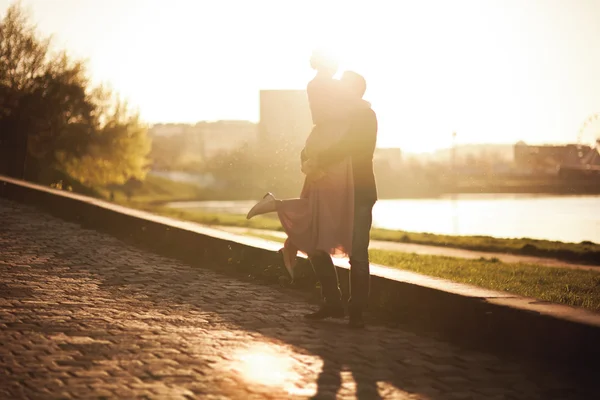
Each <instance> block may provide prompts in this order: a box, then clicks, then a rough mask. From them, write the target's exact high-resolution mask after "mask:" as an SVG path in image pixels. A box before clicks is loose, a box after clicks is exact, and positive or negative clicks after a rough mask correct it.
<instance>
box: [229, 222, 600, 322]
mask: <svg viewBox="0 0 600 400" xmlns="http://www.w3.org/2000/svg"><path fill="white" fill-rule="evenodd" d="M237 233H238V234H239V233H240V232H237ZM247 235H248V236H253V237H258V238H261V239H265V240H270V241H274V242H278V243H283V242H284V240H285V239H284V238H283V237H281V235H276V234H274V232H272V233H270V234H269V233H260V232H256V231H255V232H250V233H247ZM369 257H370V259H371V262H372V263H374V264H379V265H385V266H387V267H392V268H398V269H403V270H407V271H412V272H417V273H419V274H423V275H428V276H432V277H435V278H442V279H448V280H451V281H453V282H459V283H466V284H469V285H474V286H478V287H481V288H484V289H490V290H494V291H500V292H508V293H512V294H516V295H519V296H525V297H533V298H536V299H540V300H542V301H549V302H553V303H560V304H566V305H569V306H573V307H581V308H585V309H588V310H591V311H595V312H599V311H600V291H598V290H597V288H598V287H599V286H600V273H598V271H594V270H585V269H579V268H566V267H563V268H561V267H559V266H556V267H553V268H548V267H547V266H542V265H539V264H533V263H506V262H502V261H500V260H499V259H497V258H486V257H480V258H478V259H467V258H459V257H449V256H440V255H429V254H413V253H407V252H403V251H394V250H388V249H382V248H373V247H371V248H370V249H369ZM592 268H593V267H592Z"/></svg>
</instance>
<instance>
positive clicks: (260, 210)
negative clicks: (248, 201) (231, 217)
mask: <svg viewBox="0 0 600 400" xmlns="http://www.w3.org/2000/svg"><path fill="white" fill-rule="evenodd" d="M274 202H275V196H273V194H272V193H267V194H265V197H263V198H262V200H261V201H259V202H258V203H256V204H255V205H254V207H252V208H251V209H250V211H248V214H247V215H246V219H250V218H252V217H256V216H257V215H260V214H265V213H267V212H269V211H271V209H272V208H273V207H272V204H273V203H274Z"/></svg>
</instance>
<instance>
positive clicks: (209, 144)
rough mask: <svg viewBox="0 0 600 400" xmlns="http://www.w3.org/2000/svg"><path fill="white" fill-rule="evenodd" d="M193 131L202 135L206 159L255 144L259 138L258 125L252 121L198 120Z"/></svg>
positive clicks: (203, 151)
mask: <svg viewBox="0 0 600 400" xmlns="http://www.w3.org/2000/svg"><path fill="white" fill-rule="evenodd" d="M192 132H193V134H194V135H199V136H200V137H201V142H202V155H203V156H204V157H205V158H206V159H208V158H211V157H213V156H215V155H218V154H219V153H223V152H229V151H232V150H235V149H238V148H240V147H242V146H244V145H254V144H256V143H257V140H258V126H257V124H255V123H254V122H250V121H216V122H198V123H197V124H196V125H195V126H194V128H193V131H192Z"/></svg>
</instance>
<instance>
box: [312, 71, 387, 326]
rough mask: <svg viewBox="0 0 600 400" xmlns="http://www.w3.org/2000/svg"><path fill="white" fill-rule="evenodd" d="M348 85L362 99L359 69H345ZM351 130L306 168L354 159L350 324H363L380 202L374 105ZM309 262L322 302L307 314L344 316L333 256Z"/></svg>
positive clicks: (361, 111) (362, 110)
mask: <svg viewBox="0 0 600 400" xmlns="http://www.w3.org/2000/svg"><path fill="white" fill-rule="evenodd" d="M341 81H342V83H343V84H344V86H346V87H347V88H348V89H349V90H350V95H351V96H356V99H358V100H361V99H362V97H363V95H364V93H365V91H366V88H367V85H366V81H365V79H364V78H363V77H362V76H361V75H359V74H357V73H356V72H351V71H347V72H345V73H344V75H343V76H342V79H341ZM351 118H352V119H351V121H350V128H349V130H348V132H347V133H346V134H345V135H344V136H343V137H342V139H340V141H339V142H338V143H336V144H335V145H334V146H332V147H330V148H328V149H326V150H323V151H322V152H321V153H320V154H318V155H317V157H315V158H314V159H311V160H306V159H305V157H304V156H303V155H302V158H303V160H302V161H303V168H304V169H306V170H311V169H321V168H326V167H327V166H329V165H332V164H335V163H337V162H340V161H341V160H343V159H344V158H345V157H348V156H350V157H351V158H352V171H353V175H354V176H353V177H354V231H353V235H352V255H351V256H350V267H351V268H350V301H349V307H348V311H349V316H350V321H349V324H350V326H351V327H357V328H358V327H363V326H364V320H363V312H364V309H365V308H366V306H367V301H368V297H369V286H370V271H369V251H368V249H369V234H370V230H371V223H372V210H373V206H374V205H375V202H376V201H377V187H376V184H375V175H374V173H373V153H374V152H375V144H376V142H377V116H376V115H375V112H374V111H373V110H372V109H371V107H370V106H367V107H361V108H358V109H357V110H356V111H355V112H354V113H353V114H352V117H351ZM310 261H311V264H312V265H313V268H314V270H315V273H316V275H317V277H318V279H319V281H320V282H321V288H322V292H323V297H324V298H325V302H324V304H323V305H322V306H321V308H320V309H319V310H318V311H317V312H315V313H312V314H309V315H307V316H306V318H308V319H324V318H329V317H343V316H344V312H343V307H342V302H341V292H340V289H339V282H338V278H337V273H336V270H335V266H334V265H333V261H332V260H331V257H330V256H329V255H328V254H321V255H317V256H315V257H311V260H310Z"/></svg>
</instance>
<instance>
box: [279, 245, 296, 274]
mask: <svg viewBox="0 0 600 400" xmlns="http://www.w3.org/2000/svg"><path fill="white" fill-rule="evenodd" d="M279 252H280V253H281V255H282V256H283V265H285V269H287V272H288V274H290V278H292V280H294V267H295V266H296V263H297V261H298V260H297V259H296V255H297V254H291V252H290V250H289V249H288V248H287V247H283V248H281V250H279Z"/></svg>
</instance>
